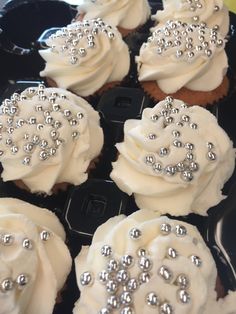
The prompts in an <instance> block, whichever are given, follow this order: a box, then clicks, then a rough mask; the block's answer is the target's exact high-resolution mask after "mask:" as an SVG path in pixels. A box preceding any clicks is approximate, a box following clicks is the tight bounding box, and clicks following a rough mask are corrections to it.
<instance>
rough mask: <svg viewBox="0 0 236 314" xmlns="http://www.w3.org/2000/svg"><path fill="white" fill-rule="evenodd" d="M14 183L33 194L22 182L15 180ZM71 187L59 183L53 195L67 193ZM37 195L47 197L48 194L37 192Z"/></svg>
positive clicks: (53, 190)
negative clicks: (61, 192)
mask: <svg viewBox="0 0 236 314" xmlns="http://www.w3.org/2000/svg"><path fill="white" fill-rule="evenodd" d="M13 182H14V184H15V185H16V186H17V187H18V188H20V189H22V190H25V191H27V192H31V191H30V189H29V188H28V186H27V185H26V184H25V183H24V182H23V181H22V180H14V181H13ZM69 186H70V184H69V183H66V182H61V183H57V184H55V185H54V186H53V188H52V194H57V193H59V192H60V191H66V190H67V189H68V187H69ZM35 194H39V195H45V196H47V194H45V193H44V192H40V191H38V192H36V193H35Z"/></svg>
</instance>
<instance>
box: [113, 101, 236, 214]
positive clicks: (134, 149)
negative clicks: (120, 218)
mask: <svg viewBox="0 0 236 314" xmlns="http://www.w3.org/2000/svg"><path fill="white" fill-rule="evenodd" d="M170 100H172V102H171V101H170V103H168V101H167V100H164V101H162V102H160V103H159V104H157V105H156V106H155V107H154V108H152V109H151V108H146V109H145V110H144V111H143V115H142V119H141V121H140V120H127V121H126V122H125V125H124V141H123V142H122V143H118V144H117V145H116V147H117V149H118V151H119V156H118V159H117V161H116V162H115V163H113V170H112V172H111V175H110V176H111V178H112V179H113V180H114V181H115V183H116V184H117V185H118V187H119V188H120V189H121V190H122V191H124V192H126V193H127V194H129V195H131V194H132V193H133V194H134V197H135V201H136V203H137V205H138V206H139V208H145V209H150V210H154V211H159V212H160V213H169V214H172V215H174V216H178V215H186V214H189V213H190V212H195V213H197V214H200V215H206V211H207V210H208V209H209V207H211V206H214V205H216V204H217V203H219V202H220V201H221V200H222V199H223V198H224V197H223V196H222V193H221V189H222V187H223V185H224V183H225V182H226V181H227V180H228V178H229V177H230V176H231V175H232V172H233V170H234V164H235V151H234V149H233V148H232V142H231V141H230V139H229V138H228V136H227V134H226V133H225V131H224V130H223V129H222V128H221V127H220V126H219V125H218V123H217V120H216V118H215V117H214V116H213V115H212V114H211V113H210V112H209V111H207V110H206V109H204V108H201V107H200V106H192V107H186V106H184V107H183V102H182V101H180V100H173V99H171V98H170ZM167 108H169V109H167ZM185 120H186V121H188V120H189V122H185ZM191 146H192V147H191ZM165 150H166V152H165ZM163 151H164V153H163ZM165 153H166V155H165Z"/></svg>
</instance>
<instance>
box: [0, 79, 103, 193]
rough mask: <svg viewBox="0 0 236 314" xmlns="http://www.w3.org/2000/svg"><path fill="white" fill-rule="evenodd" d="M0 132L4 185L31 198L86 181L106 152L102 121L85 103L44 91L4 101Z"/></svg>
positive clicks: (65, 94)
mask: <svg viewBox="0 0 236 314" xmlns="http://www.w3.org/2000/svg"><path fill="white" fill-rule="evenodd" d="M0 128H1V141H0V162H1V164H2V167H3V172H2V175H1V176H2V179H3V181H14V182H16V183H17V184H18V183H20V186H21V187H22V184H21V183H23V185H24V187H26V188H27V189H28V190H30V191H31V192H32V193H45V194H49V195H50V194H51V193H52V191H53V189H55V188H56V187H61V184H62V183H66V184H68V183H70V184H74V185H79V184H81V183H82V182H84V181H86V180H87V178H88V168H89V166H90V165H91V162H93V160H94V159H95V158H96V157H97V156H98V155H99V154H100V151H101V149H102V146H103V131H102V129H101V127H100V125H99V115H98V113H97V112H96V111H95V110H94V109H93V108H92V107H91V106H90V105H89V104H88V103H87V101H86V100H84V99H82V98H80V97H78V96H76V95H74V94H72V93H70V92H68V91H65V90H63V89H59V88H45V87H44V86H43V85H39V86H38V88H33V87H32V88H27V89H26V90H24V91H23V92H22V93H21V94H17V93H15V94H13V95H12V97H11V99H6V100H4V101H3V104H2V107H1V114H0ZM58 185H59V186H58Z"/></svg>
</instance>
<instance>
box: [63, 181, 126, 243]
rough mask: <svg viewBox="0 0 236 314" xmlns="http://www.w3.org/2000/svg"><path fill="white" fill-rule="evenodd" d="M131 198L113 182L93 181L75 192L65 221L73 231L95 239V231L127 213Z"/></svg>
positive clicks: (68, 206) (70, 198)
mask: <svg viewBox="0 0 236 314" xmlns="http://www.w3.org/2000/svg"><path fill="white" fill-rule="evenodd" d="M127 203H128V195H127V194H125V193H123V192H121V191H120V190H119V189H118V187H117V186H116V185H115V183H114V182H113V181H108V180H99V179H90V180H87V181H86V182H85V183H84V184H82V185H80V186H78V187H75V188H73V189H72V191H71V193H70V196H69V198H68V200H67V204H66V210H65V220H66V222H67V224H68V226H69V230H70V231H71V232H74V233H76V234H77V235H79V236H81V237H86V238H90V240H91V238H92V236H93V234H94V232H95V230H96V229H97V228H98V227H99V226H100V225H101V224H103V223H104V222H106V221H107V220H108V219H109V218H110V217H113V216H116V215H120V214H124V213H125V212H126V207H127Z"/></svg>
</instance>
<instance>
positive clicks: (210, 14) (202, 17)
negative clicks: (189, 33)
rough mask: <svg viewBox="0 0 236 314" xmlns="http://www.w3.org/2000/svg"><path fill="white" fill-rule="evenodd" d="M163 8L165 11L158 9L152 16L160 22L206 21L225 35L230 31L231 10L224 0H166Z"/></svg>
mask: <svg viewBox="0 0 236 314" xmlns="http://www.w3.org/2000/svg"><path fill="white" fill-rule="evenodd" d="M163 8H164V9H163V11H160V10H158V11H157V12H156V14H155V15H153V16H152V19H153V20H155V21H156V22H157V23H159V24H163V23H165V22H166V21H168V20H180V21H182V22H186V23H196V22H205V23H206V24H207V26H208V27H210V28H217V29H218V30H219V31H220V33H221V35H222V36H223V37H225V36H226V35H227V33H228V31H229V11H228V9H227V7H226V6H225V5H224V2H223V0H197V1H196V0H194V1H189V0H177V1H176V0H165V1H163ZM157 27H158V25H157Z"/></svg>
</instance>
